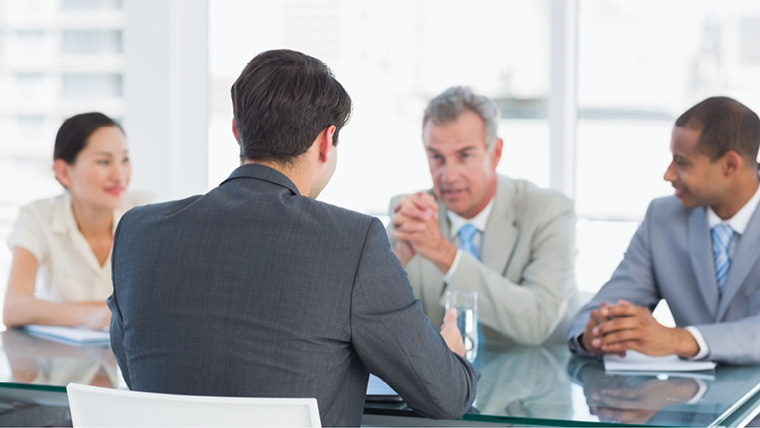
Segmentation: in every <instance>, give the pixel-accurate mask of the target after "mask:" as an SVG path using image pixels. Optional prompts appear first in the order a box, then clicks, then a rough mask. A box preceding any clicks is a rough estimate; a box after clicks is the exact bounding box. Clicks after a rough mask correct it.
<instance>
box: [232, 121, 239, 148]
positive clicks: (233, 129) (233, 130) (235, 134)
mask: <svg viewBox="0 0 760 428" xmlns="http://www.w3.org/2000/svg"><path fill="white" fill-rule="evenodd" d="M232 135H234V136H235V141H237V142H238V145H239V144H240V141H238V137H237V126H236V125H235V118H234V117H233V118H232Z"/></svg>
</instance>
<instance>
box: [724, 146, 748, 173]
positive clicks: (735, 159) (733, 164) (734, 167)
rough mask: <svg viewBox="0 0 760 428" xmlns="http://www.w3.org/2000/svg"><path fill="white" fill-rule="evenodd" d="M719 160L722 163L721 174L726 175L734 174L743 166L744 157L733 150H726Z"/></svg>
mask: <svg viewBox="0 0 760 428" xmlns="http://www.w3.org/2000/svg"><path fill="white" fill-rule="evenodd" d="M721 162H722V163H723V174H724V175H725V176H726V177H730V176H732V175H734V174H736V172H737V171H739V170H740V169H742V168H743V167H744V159H743V158H742V157H741V156H740V155H739V153H736V152H735V151H734V150H729V151H727V152H726V153H725V154H724V155H723V157H722V159H721Z"/></svg>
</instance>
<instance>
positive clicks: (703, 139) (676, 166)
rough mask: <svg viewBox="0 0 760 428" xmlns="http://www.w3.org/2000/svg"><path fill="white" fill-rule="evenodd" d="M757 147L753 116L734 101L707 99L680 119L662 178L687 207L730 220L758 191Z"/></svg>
mask: <svg viewBox="0 0 760 428" xmlns="http://www.w3.org/2000/svg"><path fill="white" fill-rule="evenodd" d="M759 144H760V119H758V117H757V115H756V114H755V113H754V112H752V111H751V110H750V109H748V108H747V107H745V106H744V105H742V104H741V103H739V102H738V101H736V100H733V99H731V98H726V97H714V98H708V99H706V100H704V101H702V102H700V103H699V104H697V105H695V106H694V107H692V108H690V109H689V110H687V111H686V112H685V113H684V114H682V115H681V116H680V117H679V118H678V119H677V120H676V123H675V126H674V127H673V133H672V138H671V141H670V151H671V152H672V153H673V160H672V162H671V163H670V165H669V166H668V169H667V170H666V171H665V176H664V178H665V180H666V181H669V182H670V183H671V184H672V185H673V188H674V189H675V196H676V197H677V198H678V199H679V200H680V201H681V204H682V205H683V206H685V207H688V208H693V207H699V206H707V207H710V208H711V209H712V210H713V212H714V213H715V214H716V215H718V217H720V218H721V219H724V220H726V219H729V218H731V217H733V215H734V214H736V213H737V212H738V211H739V209H741V207H743V206H744V205H745V204H746V203H747V201H749V200H750V198H751V197H752V195H754V194H755V191H756V190H757V187H758V175H757V151H758V145H759Z"/></svg>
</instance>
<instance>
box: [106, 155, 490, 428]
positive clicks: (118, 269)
mask: <svg viewBox="0 0 760 428" xmlns="http://www.w3.org/2000/svg"><path fill="white" fill-rule="evenodd" d="M113 284H114V293H113V295H112V296H111V298H110V299H109V301H108V304H109V307H110V308H111V310H112V312H113V317H112V321H111V345H112V348H113V350H114V353H115V354H116V358H117V360H118V363H119V366H120V367H121V370H122V372H123V374H124V377H125V380H126V381H127V384H128V385H129V387H130V388H131V389H135V390H139V391H154V392H166V393H180V394H198V395H216V396H256V397H316V398H317V401H318V403H319V411H320V415H321V418H322V423H323V424H324V425H327V426H331V425H340V426H348V425H358V424H359V423H360V422H361V417H362V411H363V408H364V396H365V392H366V387H367V379H368V372H372V373H375V374H377V375H378V376H380V377H381V378H382V379H384V380H385V381H387V382H388V383H389V384H390V385H391V386H392V387H393V388H394V389H395V390H396V391H398V393H399V394H400V395H401V396H402V397H403V398H404V399H405V400H406V402H407V403H408V404H409V406H411V407H412V408H414V409H416V410H418V411H419V412H421V413H423V414H425V415H428V416H431V417H436V418H456V417H459V416H461V415H462V414H463V413H464V412H465V411H466V410H467V409H468V408H469V407H470V405H471V403H472V401H473V399H474V398H475V390H476V381H477V377H478V375H477V374H476V373H475V372H474V371H473V369H472V367H471V366H470V364H469V363H467V361H465V360H464V359H463V358H460V357H459V356H457V355H455V354H454V353H452V352H451V351H449V349H448V348H447V346H446V344H445V342H444V340H443V338H442V337H441V335H440V333H439V332H438V330H437V329H436V328H435V327H433V325H432V324H431V323H430V321H429V320H428V318H427V317H426V316H425V315H424V314H423V312H422V308H421V305H420V302H419V301H417V300H415V298H414V296H413V293H412V289H411V287H410V286H409V282H408V281H407V279H406V275H405V273H404V270H403V269H402V268H401V265H400V264H399V262H398V260H397V259H396V257H395V256H394V255H393V253H392V252H391V251H390V247H389V245H388V238H387V235H386V234H385V231H384V230H383V227H382V223H381V222H380V221H379V220H377V219H376V218H372V217H369V216H366V215H363V214H359V213H355V212H351V211H348V210H345V209H342V208H338V207H335V206H331V205H328V204H325V203H322V202H318V201H315V200H313V199H310V198H307V197H303V196H300V195H299V192H298V189H297V188H296V187H295V185H294V184H293V183H292V182H291V181H290V180H289V179H288V178H287V177H285V176H284V175H282V174H281V173H279V172H277V171H275V170H274V169H271V168H268V167H265V166H261V165H243V166H241V167H239V168H237V169H236V170H235V171H234V172H233V173H232V175H231V176H230V177H229V178H228V179H227V180H226V181H225V182H223V183H222V184H221V185H220V186H219V187H217V188H216V189H213V190H211V191H210V192H208V193H207V194H205V195H202V196H194V197H190V198H187V199H184V200H181V201H173V202H167V203H162V204H154V205H148V206H144V207H140V208H137V209H134V210H131V211H129V212H128V213H127V214H126V215H124V217H123V218H122V220H121V222H120V223H119V226H118V229H117V231H116V235H115V238H114V248H113Z"/></svg>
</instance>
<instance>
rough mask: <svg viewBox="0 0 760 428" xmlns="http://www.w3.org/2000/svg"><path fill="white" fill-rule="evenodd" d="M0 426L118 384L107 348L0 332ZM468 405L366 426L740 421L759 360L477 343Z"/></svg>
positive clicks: (24, 422)
mask: <svg viewBox="0 0 760 428" xmlns="http://www.w3.org/2000/svg"><path fill="white" fill-rule="evenodd" d="M0 340H1V341H2V350H3V352H2V354H1V356H0V426H66V425H70V424H71V420H70V416H69V411H68V402H67V400H66V390H65V386H66V384H68V383H69V382H78V383H84V384H92V385H100V386H107V387H118V386H119V385H123V383H122V381H121V380H120V377H119V373H118V371H117V369H116V361H115V359H114V356H113V354H112V353H111V351H110V349H109V348H108V347H104V346H72V345H66V344H62V343H57V342H53V341H50V340H47V339H42V338H37V337H33V336H30V335H28V334H26V333H24V332H23V331H18V330H9V331H4V332H2V333H0ZM479 353H480V355H479V357H478V360H476V365H477V366H478V367H479V370H480V372H481V379H480V382H479V384H478V396H477V399H476V401H475V404H474V406H473V407H472V408H471V409H470V411H469V412H468V413H467V414H466V415H465V416H464V417H463V418H462V419H461V420H457V421H431V420H429V419H425V418H422V417H421V416H419V415H417V414H416V413H415V412H413V411H412V410H410V409H409V408H407V407H406V406H405V405H404V404H403V403H401V404H395V403H367V404H366V407H365V412H364V413H365V425H382V424H386V423H388V424H401V425H406V426H413V425H435V426H441V425H446V423H445V422H450V423H449V425H455V426H465V425H468V424H488V423H495V424H500V425H505V424H517V425H545V426H599V425H607V426H609V425H626V424H630V425H653V426H679V427H688V426H700V427H705V426H741V425H743V424H745V423H746V422H747V421H749V420H751V419H752V418H753V417H754V416H755V415H756V413H757V412H758V411H760V393H759V391H760V366H718V367H717V368H716V369H715V370H714V371H708V372H695V373H681V374H674V373H670V374H665V373H639V374H633V375H631V374H610V373H605V371H604V368H603V367H602V365H601V362H599V361H598V360H594V359H585V358H577V357H571V356H570V354H569V352H568V351H567V349H566V347H565V346H560V345H558V346H544V347H512V348H507V347H504V346H498V345H494V344H490V343H489V344H487V345H485V346H483V347H481V349H480V351H479Z"/></svg>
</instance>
